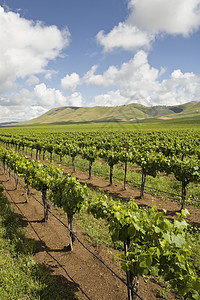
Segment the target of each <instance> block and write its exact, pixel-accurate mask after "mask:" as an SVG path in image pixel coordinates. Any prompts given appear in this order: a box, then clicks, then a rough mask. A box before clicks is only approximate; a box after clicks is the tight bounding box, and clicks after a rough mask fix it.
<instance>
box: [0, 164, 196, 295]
mask: <svg viewBox="0 0 200 300" xmlns="http://www.w3.org/2000/svg"><path fill="white" fill-rule="evenodd" d="M70 171H71V170H70V169H69V168H65V172H70ZM75 176H76V177H77V179H78V180H79V181H80V182H83V183H88V185H89V186H92V187H96V188H99V189H101V190H104V191H105V192H107V193H109V194H111V195H112V196H114V197H121V198H123V199H125V200H128V199H130V198H131V197H133V198H137V197H138V196H139V191H138V190H136V189H132V188H130V187H127V190H126V191H124V190H123V186H122V184H119V183H114V184H113V186H109V184H108V181H106V180H104V179H102V178H100V177H96V176H93V177H92V178H91V179H90V180H88V174H87V173H84V172H81V171H76V172H75ZM0 183H1V184H2V185H3V187H4V189H5V192H6V194H7V197H8V200H9V201H10V202H11V203H12V204H13V208H14V210H15V212H16V214H18V215H20V217H21V222H22V225H23V226H25V227H26V228H27V237H28V238H30V239H34V240H35V241H36V242H37V244H38V248H37V252H36V254H35V261H36V262H37V263H42V264H45V265H46V266H47V267H48V268H49V270H50V271H51V276H56V277H58V278H59V279H60V280H61V282H62V284H65V285H67V286H69V288H70V289H72V290H73V291H74V292H76V294H77V297H78V299H91V300H126V299H127V289H126V286H125V285H124V284H123V283H122V282H121V281H120V280H119V279H118V278H116V276H114V275H113V273H112V272H110V271H109V270H108V269H107V268H106V267H105V266H104V265H103V264H102V263H101V262H100V261H98V260H97V259H96V258H95V257H94V256H93V255H92V254H91V253H89V252H88V251H86V249H84V247H83V246H82V245H81V244H80V243H79V242H78V241H75V243H74V247H73V251H68V248H67V247H66V246H67V245H68V244H69V234H68V231H67V229H66V228H65V227H64V226H63V225H62V224H61V223H60V222H59V221H58V220H57V219H56V218H54V217H53V216H52V215H50V216H49V219H48V221H47V222H41V221H42V219H43V207H42V206H41V204H40V203H38V202H37V201H36V200H35V199H34V198H33V197H30V199H29V200H28V203H25V200H26V197H25V190H24V189H23V187H21V186H20V187H18V189H17V190H16V189H15V181H14V179H13V177H11V179H10V181H8V175H7V174H3V173H2V170H1V172H0ZM20 183H21V184H22V185H23V181H20ZM31 193H32V195H33V196H34V197H35V198H36V199H38V200H39V201H40V202H41V195H40V193H38V192H37V191H35V190H33V189H31ZM136 201H137V202H138V203H140V204H142V205H148V206H152V205H157V206H158V208H161V209H162V208H165V209H166V210H167V214H168V215H169V216H172V217H174V216H175V215H176V214H175V212H176V211H177V210H179V209H180V205H178V204H177V203H174V202H169V201H163V200H161V199H159V198H158V197H153V196H152V195H149V194H145V196H144V199H142V200H140V199H136ZM188 209H189V211H190V216H189V217H188V220H189V221H190V222H192V223H194V224H196V225H198V226H199V224H200V209H197V208H194V207H192V206H190V207H188ZM51 211H52V212H53V214H55V215H56V216H57V217H58V218H59V219H61V220H62V221H63V222H64V223H65V224H67V218H66V215H65V214H64V213H63V212H61V211H60V210H57V209H56V208H54V207H51ZM75 231H76V235H77V236H78V237H79V239H80V240H81V241H82V242H83V244H84V245H85V246H86V247H88V248H89V249H90V250H91V251H92V252H93V253H95V254H96V255H97V256H98V257H100V258H101V259H102V260H103V261H104V262H105V264H107V265H108V266H109V267H110V268H111V269H112V270H113V271H114V272H116V273H117V274H118V275H119V276H120V277H121V278H123V279H125V275H124V273H123V272H122V271H121V269H120V266H119V264H118V263H116V264H113V263H112V254H110V252H109V249H108V248H106V247H105V246H104V245H98V246H96V245H95V243H92V242H91V239H90V238H88V237H87V236H86V235H85V234H84V231H83V229H82V228H80V227H78V226H76V225H75ZM112 252H114V253H117V252H116V251H113V250H112ZM160 289H161V288H160V286H159V285H158V284H156V282H155V281H154V280H153V279H150V280H148V281H147V280H144V279H141V280H140V287H139V295H140V296H141V297H142V298H143V299H144V300H149V299H151V300H154V299H161V297H160V294H161V292H160V293H158V292H156V291H158V290H160ZM66 299H67V298H66ZM74 299H76V298H74ZM165 299H169V300H173V299H176V297H175V296H174V295H172V294H170V295H166V298H165Z"/></svg>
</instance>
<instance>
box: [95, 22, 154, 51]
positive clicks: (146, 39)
mask: <svg viewBox="0 0 200 300" xmlns="http://www.w3.org/2000/svg"><path fill="white" fill-rule="evenodd" d="M96 39H97V42H98V43H99V44H100V45H101V46H103V47H104V51H105V52H109V51H112V50H113V49H115V48H124V49H125V50H134V49H138V48H149V47H150V42H151V41H152V40H153V39H154V35H153V34H150V33H148V32H145V31H141V30H140V29H139V28H137V27H136V26H132V25H129V24H126V23H121V22H120V23H119V24H118V25H117V26H115V27H114V28H113V29H112V30H111V31H110V32H109V33H108V34H105V33H104V31H103V30H102V31H99V32H98V34H97V36H96Z"/></svg>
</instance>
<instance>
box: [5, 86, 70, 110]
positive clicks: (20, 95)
mask: <svg viewBox="0 0 200 300" xmlns="http://www.w3.org/2000/svg"><path fill="white" fill-rule="evenodd" d="M66 101H67V98H66V97H64V96H63V95H62V93H61V91H59V90H56V89H54V88H47V86H46V85H45V84H44V83H41V84H38V85H36V86H35V87H34V89H33V91H32V92H31V91H29V90H28V89H25V88H23V89H21V90H20V91H19V92H13V93H11V94H9V95H6V96H2V97H0V105H2V106H16V105H18V106H24V105H31V104H33V103H34V105H39V106H57V105H60V106H64V105H66Z"/></svg>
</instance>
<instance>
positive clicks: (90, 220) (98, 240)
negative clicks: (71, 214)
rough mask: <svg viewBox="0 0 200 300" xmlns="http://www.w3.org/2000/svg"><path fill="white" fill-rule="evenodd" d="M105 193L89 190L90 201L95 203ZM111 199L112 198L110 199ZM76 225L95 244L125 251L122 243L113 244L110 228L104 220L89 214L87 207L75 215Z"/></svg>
mask: <svg viewBox="0 0 200 300" xmlns="http://www.w3.org/2000/svg"><path fill="white" fill-rule="evenodd" d="M103 195H104V193H103V192H101V191H99V190H97V189H92V188H88V198H89V199H90V201H95V200H96V199H99V198H100V197H101V196H103ZM108 198H111V197H108ZM75 221H76V225H77V226H80V227H81V228H83V229H84V231H85V234H86V235H88V236H89V237H90V238H91V242H93V244H95V245H98V244H104V245H106V246H107V247H110V248H114V249H120V250H122V249H123V243H122V242H113V241H112V238H111V235H110V232H109V229H108V226H107V225H106V223H105V221H104V220H102V219H99V220H98V219H95V218H94V217H93V215H91V214H88V213H87V206H85V207H84V208H83V209H82V210H81V211H80V212H79V213H78V214H76V215H75Z"/></svg>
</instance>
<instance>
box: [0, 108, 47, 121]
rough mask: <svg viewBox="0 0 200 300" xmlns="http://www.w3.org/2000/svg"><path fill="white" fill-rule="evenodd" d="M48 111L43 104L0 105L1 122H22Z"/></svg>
mask: <svg viewBox="0 0 200 300" xmlns="http://www.w3.org/2000/svg"><path fill="white" fill-rule="evenodd" d="M47 111H48V110H47V109H45V108H44V107H42V106H29V107H26V106H9V107H5V106H0V120H1V121H0V122H1V123H3V122H15V121H18V122H22V121H26V120H30V119H33V118H37V117H39V116H40V115H42V114H44V113H45V112H47Z"/></svg>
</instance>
